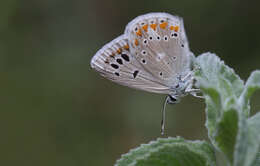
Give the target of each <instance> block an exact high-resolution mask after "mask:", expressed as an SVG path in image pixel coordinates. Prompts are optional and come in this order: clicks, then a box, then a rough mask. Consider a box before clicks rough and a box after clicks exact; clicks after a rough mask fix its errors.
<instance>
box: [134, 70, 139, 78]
mask: <svg viewBox="0 0 260 166" xmlns="http://www.w3.org/2000/svg"><path fill="white" fill-rule="evenodd" d="M138 73H139V71H138V70H136V71H134V73H133V76H134V78H135V77H136V76H137V74H138Z"/></svg>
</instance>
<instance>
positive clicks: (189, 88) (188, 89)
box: [185, 76, 204, 98]
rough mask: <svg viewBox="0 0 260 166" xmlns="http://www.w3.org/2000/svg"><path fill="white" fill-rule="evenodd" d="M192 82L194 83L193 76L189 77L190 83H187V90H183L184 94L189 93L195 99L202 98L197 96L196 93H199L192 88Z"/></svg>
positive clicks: (198, 90)
mask: <svg viewBox="0 0 260 166" xmlns="http://www.w3.org/2000/svg"><path fill="white" fill-rule="evenodd" d="M194 81H195V78H194V77H193V76H191V81H190V82H189V84H188V86H187V88H186V89H185V93H189V94H191V95H192V96H194V97H197V98H204V96H200V95H198V93H201V90H200V89H198V88H193V85H194Z"/></svg>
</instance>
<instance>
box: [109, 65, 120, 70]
mask: <svg viewBox="0 0 260 166" xmlns="http://www.w3.org/2000/svg"><path fill="white" fill-rule="evenodd" d="M111 66H112V67H113V68H114V69H118V68H119V66H118V65H116V64H111Z"/></svg>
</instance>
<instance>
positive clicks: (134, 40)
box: [91, 13, 201, 134]
mask: <svg viewBox="0 0 260 166" xmlns="http://www.w3.org/2000/svg"><path fill="white" fill-rule="evenodd" d="M193 58H194V55H193V54H192V52H191V51H190V49H189V44H188V40H187V37H186V34H185V30H184V24H183V19H182V18H180V17H178V16H173V15H171V14H168V13H148V14H144V15H141V16H138V17H136V18H135V19H133V20H132V21H131V22H129V23H128V25H127V26H126V28H125V31H124V34H122V35H121V36H119V37H117V38H116V39H114V40H112V41H111V42H109V43H108V44H106V45H105V46H103V48H101V49H100V50H99V51H98V52H97V53H96V54H95V55H94V57H93V58H92V59H91V67H92V68H94V69H95V70H96V71H98V72H99V73H100V74H101V75H102V76H104V77H105V78H107V79H109V80H111V81H113V82H115V83H118V84H121V85H124V86H128V87H131V88H134V89H139V90H143V91H147V92H153V93H160V94H167V97H166V99H165V102H164V105H163V111H162V121H161V133H162V134H164V128H165V107H166V104H167V103H169V104H174V103H177V102H178V101H179V100H180V98H181V97H183V96H185V95H187V94H191V95H193V96H195V97H201V96H198V95H197V93H198V92H199V89H196V88H193V85H194V81H195V79H194V77H193V73H194V72H193V70H192V61H193Z"/></svg>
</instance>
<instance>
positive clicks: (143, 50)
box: [125, 13, 190, 87]
mask: <svg viewBox="0 0 260 166" xmlns="http://www.w3.org/2000/svg"><path fill="white" fill-rule="evenodd" d="M125 35H126V36H127V38H128V40H129V46H130V52H131V54H132V55H133V56H134V57H135V58H136V60H137V61H138V62H139V63H140V64H141V66H142V67H143V68H144V69H145V70H146V71H147V73H149V74H151V75H152V77H153V78H155V79H156V80H158V81H159V82H160V83H162V84H164V85H166V86H169V87H171V86H174V84H175V83H176V82H177V81H178V80H177V77H178V76H179V75H185V74H186V73H187V72H188V71H190V50H189V46H188V41H187V38H186V34H185V30H184V26H183V20H182V19H181V18H180V17H177V16H172V15H170V14H167V13H150V14H146V15H142V16H139V17H137V18H135V19H134V20H132V21H131V22H130V23H129V24H128V25H127V27H126V30H125Z"/></svg>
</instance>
